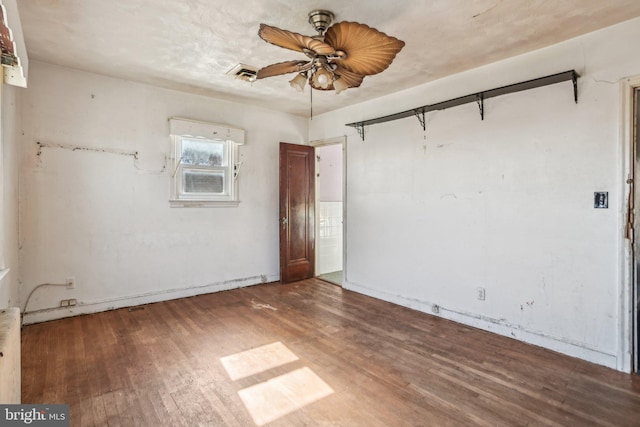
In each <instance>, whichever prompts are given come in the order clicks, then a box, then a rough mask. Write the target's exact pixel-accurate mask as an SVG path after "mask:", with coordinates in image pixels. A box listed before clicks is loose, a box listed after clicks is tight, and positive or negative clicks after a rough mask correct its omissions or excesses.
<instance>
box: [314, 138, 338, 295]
mask: <svg viewBox="0 0 640 427" xmlns="http://www.w3.org/2000/svg"><path fill="white" fill-rule="evenodd" d="M338 144H340V145H342V286H343V287H344V284H345V282H346V281H347V136H346V135H343V136H337V137H334V138H328V139H319V140H315V141H309V145H310V146H312V147H313V148H314V152H315V149H316V148H318V147H324V146H327V145H338ZM315 159H316V176H315V190H316V221H317V219H318V218H320V201H319V200H318V199H319V198H320V191H319V186H320V184H319V182H318V179H317V178H318V171H319V168H318V164H317V162H318V156H317V155H315ZM319 233H320V227H318V226H317V224H316V236H315V239H316V249H315V257H316V259H315V265H316V268H317V266H318V257H319V253H318V252H319V247H320V245H318V244H317V242H319V236H318V234H319ZM317 275H318V272H317V271H315V272H314V276H317Z"/></svg>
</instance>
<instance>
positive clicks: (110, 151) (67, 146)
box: [36, 141, 168, 174]
mask: <svg viewBox="0 0 640 427" xmlns="http://www.w3.org/2000/svg"><path fill="white" fill-rule="evenodd" d="M36 145H37V146H38V149H37V151H36V157H37V164H38V166H42V151H43V149H45V148H55V149H62V150H69V151H88V152H93V153H105V154H113V155H117V156H125V157H132V158H133V166H134V167H135V169H136V170H137V171H138V172H140V173H142V174H162V173H164V172H165V171H166V170H167V160H168V159H167V156H165V157H164V161H163V165H162V167H160V168H159V169H158V170H147V169H142V168H140V166H139V164H138V161H139V160H140V153H139V152H138V151H126V150H117V149H112V148H93V147H83V146H80V145H73V144H57V143H43V142H40V141H36Z"/></svg>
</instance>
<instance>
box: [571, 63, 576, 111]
mask: <svg viewBox="0 0 640 427" xmlns="http://www.w3.org/2000/svg"><path fill="white" fill-rule="evenodd" d="M571 80H572V81H573V100H574V101H575V102H576V104H577V103H578V73H576V72H575V71H574V72H573V74H572V75H571Z"/></svg>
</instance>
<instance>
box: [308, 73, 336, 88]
mask: <svg viewBox="0 0 640 427" xmlns="http://www.w3.org/2000/svg"><path fill="white" fill-rule="evenodd" d="M312 79H313V84H314V85H315V86H318V87H321V88H322V89H329V86H331V82H332V80H333V76H332V75H331V73H330V72H329V71H327V70H325V69H324V68H320V69H319V70H318V71H316V72H315V73H313V77H312Z"/></svg>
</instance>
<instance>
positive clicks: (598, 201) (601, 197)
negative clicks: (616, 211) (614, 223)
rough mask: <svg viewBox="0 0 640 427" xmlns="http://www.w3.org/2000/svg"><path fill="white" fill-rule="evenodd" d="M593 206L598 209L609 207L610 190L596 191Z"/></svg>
mask: <svg viewBox="0 0 640 427" xmlns="http://www.w3.org/2000/svg"><path fill="white" fill-rule="evenodd" d="M593 207H594V208H596V209H609V192H608V191H596V192H594V193H593Z"/></svg>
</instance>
